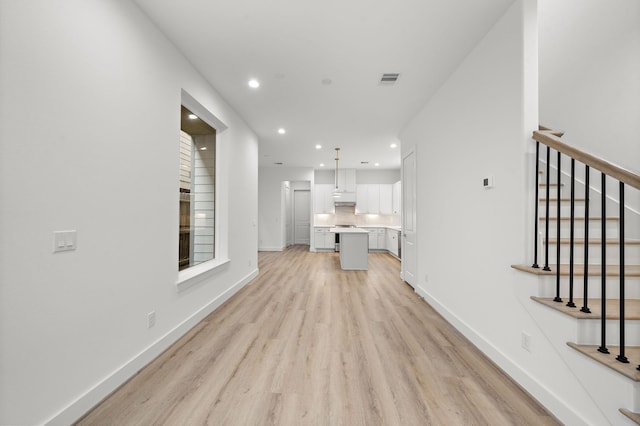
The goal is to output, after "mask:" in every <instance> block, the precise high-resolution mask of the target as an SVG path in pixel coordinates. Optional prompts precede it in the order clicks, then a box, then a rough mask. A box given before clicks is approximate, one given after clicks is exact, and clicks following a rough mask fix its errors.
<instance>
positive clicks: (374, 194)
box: [356, 183, 393, 214]
mask: <svg viewBox="0 0 640 426" xmlns="http://www.w3.org/2000/svg"><path fill="white" fill-rule="evenodd" d="M356 213H360V214H393V185H392V184H378V183H363V184H359V185H356Z"/></svg>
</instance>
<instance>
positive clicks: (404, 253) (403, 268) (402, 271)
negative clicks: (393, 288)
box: [400, 146, 418, 289]
mask: <svg viewBox="0 0 640 426" xmlns="http://www.w3.org/2000/svg"><path fill="white" fill-rule="evenodd" d="M410 155H414V166H413V181H412V184H413V185H412V187H413V197H412V198H413V232H414V234H415V237H414V250H413V251H414V254H415V257H416V258H415V259H414V262H413V264H414V265H415V268H416V270H415V271H413V280H412V281H413V282H411V281H408V280H407V277H408V274H407V273H406V271H407V264H408V263H410V262H407V257H408V256H407V254H408V253H407V249H406V235H407V230H406V223H405V219H404V218H405V215H406V214H407V206H406V203H407V197H406V196H405V189H406V188H409V187H410V186H409V185H407V184H406V183H407V176H406V175H405V170H404V161H405V159H406V158H407V157H409V156H410ZM417 155H418V154H417V150H416V147H415V146H413V147H411V148H410V149H409V150H408V151H406V152H404V153H403V155H402V158H401V163H400V164H401V168H400V174H401V175H400V180H401V182H402V197H401V199H402V215H401V216H400V217H401V222H402V232H401V237H402V245H401V247H402V258H401V268H400V278H402V280H403V281H405V282H406V283H408V284H409V285H410V286H411V287H413V288H414V289H416V288H417V287H418V283H417V282H416V281H417V277H418V271H417V268H418V259H417V257H418V224H417V222H418V214H417V209H418V207H417V204H418V203H417V200H418V187H417V182H418V176H417V175H418V167H417V166H418V161H417V158H418V157H417Z"/></svg>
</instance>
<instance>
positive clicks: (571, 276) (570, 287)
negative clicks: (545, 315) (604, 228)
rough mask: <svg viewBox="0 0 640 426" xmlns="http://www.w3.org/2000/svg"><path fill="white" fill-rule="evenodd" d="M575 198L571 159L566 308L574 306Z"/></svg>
mask: <svg viewBox="0 0 640 426" xmlns="http://www.w3.org/2000/svg"><path fill="white" fill-rule="evenodd" d="M575 198H576V160H575V159H573V158H572V159H571V220H570V227H571V230H570V231H569V302H567V306H568V307H570V308H575V307H576V304H575V303H574V302H573V242H574V235H573V234H574V232H573V226H574V218H575Z"/></svg>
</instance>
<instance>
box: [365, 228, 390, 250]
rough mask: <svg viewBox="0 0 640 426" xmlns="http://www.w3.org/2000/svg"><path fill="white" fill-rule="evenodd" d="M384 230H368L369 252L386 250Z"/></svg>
mask: <svg viewBox="0 0 640 426" xmlns="http://www.w3.org/2000/svg"><path fill="white" fill-rule="evenodd" d="M386 248H387V244H386V233H385V228H369V250H386Z"/></svg>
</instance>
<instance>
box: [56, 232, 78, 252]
mask: <svg viewBox="0 0 640 426" xmlns="http://www.w3.org/2000/svg"><path fill="white" fill-rule="evenodd" d="M77 242H78V234H77V232H76V230H69V231H53V252H54V253H58V252H61V251H72V250H75V249H76V246H77Z"/></svg>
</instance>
